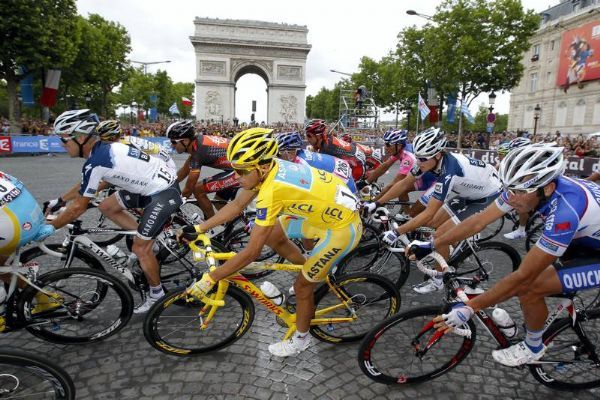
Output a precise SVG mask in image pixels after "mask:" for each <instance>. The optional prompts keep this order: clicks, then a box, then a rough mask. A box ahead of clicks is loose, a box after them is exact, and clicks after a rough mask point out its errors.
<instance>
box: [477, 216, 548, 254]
mask: <svg viewBox="0 0 600 400" xmlns="http://www.w3.org/2000/svg"><path fill="white" fill-rule="evenodd" d="M540 220H541V217H540V215H539V214H537V213H536V214H534V215H532V216H530V217H529V219H528V220H527V225H526V226H525V231H526V232H528V233H530V232H532V230H533V229H534V228H535V227H536V226H537V225H538V224H540ZM505 223H508V226H512V228H511V232H512V231H515V230H517V228H518V227H519V225H520V223H519V214H517V212H515V211H512V212H509V213H506V214H504V215H503V216H502V218H498V219H497V220H496V221H494V222H492V223H491V224H489V225H488V226H486V228H485V229H484V230H483V231H482V232H481V233H480V236H479V241H480V242H483V241H486V240H490V239H492V238H493V237H495V236H496V235H497V234H499V233H500V232H501V231H502V229H503V228H504V224H505ZM511 223H512V225H511ZM527 251H529V249H527Z"/></svg>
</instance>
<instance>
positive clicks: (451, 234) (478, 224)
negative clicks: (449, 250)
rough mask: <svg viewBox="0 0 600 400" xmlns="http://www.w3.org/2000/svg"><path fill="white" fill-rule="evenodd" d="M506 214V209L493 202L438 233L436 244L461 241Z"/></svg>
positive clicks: (435, 237) (445, 244) (441, 244)
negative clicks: (501, 208)
mask: <svg viewBox="0 0 600 400" xmlns="http://www.w3.org/2000/svg"><path fill="white" fill-rule="evenodd" d="M504 214H505V213H504V211H502V210H500V209H499V208H498V206H497V205H496V203H492V204H490V205H489V206H487V207H486V208H485V210H483V211H482V212H480V213H477V214H473V215H471V216H470V217H469V218H467V219H465V220H464V221H462V222H461V223H460V224H458V225H456V226H454V227H452V228H451V229H449V230H447V231H446V232H444V233H442V234H440V235H439V236H438V234H437V233H436V234H435V236H434V241H433V243H434V245H435V246H447V245H449V244H454V243H456V242H459V241H461V240H463V239H466V238H468V237H471V236H473V235H475V234H476V233H479V232H481V231H482V230H483V229H484V228H485V227H486V226H488V225H489V224H491V223H492V222H494V221H495V220H497V219H498V218H502V216H503V215H504Z"/></svg>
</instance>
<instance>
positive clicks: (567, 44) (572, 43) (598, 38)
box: [556, 21, 600, 90]
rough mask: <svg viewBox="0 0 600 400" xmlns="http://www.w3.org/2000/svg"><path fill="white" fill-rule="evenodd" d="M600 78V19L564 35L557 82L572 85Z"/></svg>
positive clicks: (565, 85)
mask: <svg viewBox="0 0 600 400" xmlns="http://www.w3.org/2000/svg"><path fill="white" fill-rule="evenodd" d="M599 78H600V21H594V22H590V23H588V24H585V25H582V26H580V27H578V28H575V29H571V30H569V31H566V32H565V33H563V35H562V40H561V45H560V53H559V63H558V73H557V75H556V84H557V85H558V86H561V87H563V88H564V89H565V90H566V89H568V88H569V86H570V85H578V84H580V83H582V82H585V81H592V80H595V79H599Z"/></svg>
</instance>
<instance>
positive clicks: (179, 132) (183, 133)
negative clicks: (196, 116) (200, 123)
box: [167, 120, 196, 139]
mask: <svg viewBox="0 0 600 400" xmlns="http://www.w3.org/2000/svg"><path fill="white" fill-rule="evenodd" d="M195 136H196V132H195V130H194V123H193V121H191V120H186V121H177V122H174V123H172V124H171V125H169V127H168V128H167V137H168V138H169V139H192V138H194V137H195Z"/></svg>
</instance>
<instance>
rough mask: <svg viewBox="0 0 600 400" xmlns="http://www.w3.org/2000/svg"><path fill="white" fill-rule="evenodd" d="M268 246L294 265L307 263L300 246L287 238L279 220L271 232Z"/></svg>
mask: <svg viewBox="0 0 600 400" xmlns="http://www.w3.org/2000/svg"><path fill="white" fill-rule="evenodd" d="M266 244H267V246H269V247H270V248H272V249H273V250H275V251H276V252H277V254H279V255H280V256H282V257H283V258H285V259H286V260H288V261H289V262H291V263H293V264H304V263H305V262H306V258H305V257H304V256H303V255H302V252H301V251H300V249H299V248H298V246H296V245H295V244H294V242H292V241H291V240H290V239H288V237H287V236H286V233H285V231H284V229H283V227H282V226H281V223H280V222H279V220H278V221H277V223H276V224H275V226H274V227H273V229H272V230H271V233H270V234H269V237H268V238H267V242H266Z"/></svg>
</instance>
